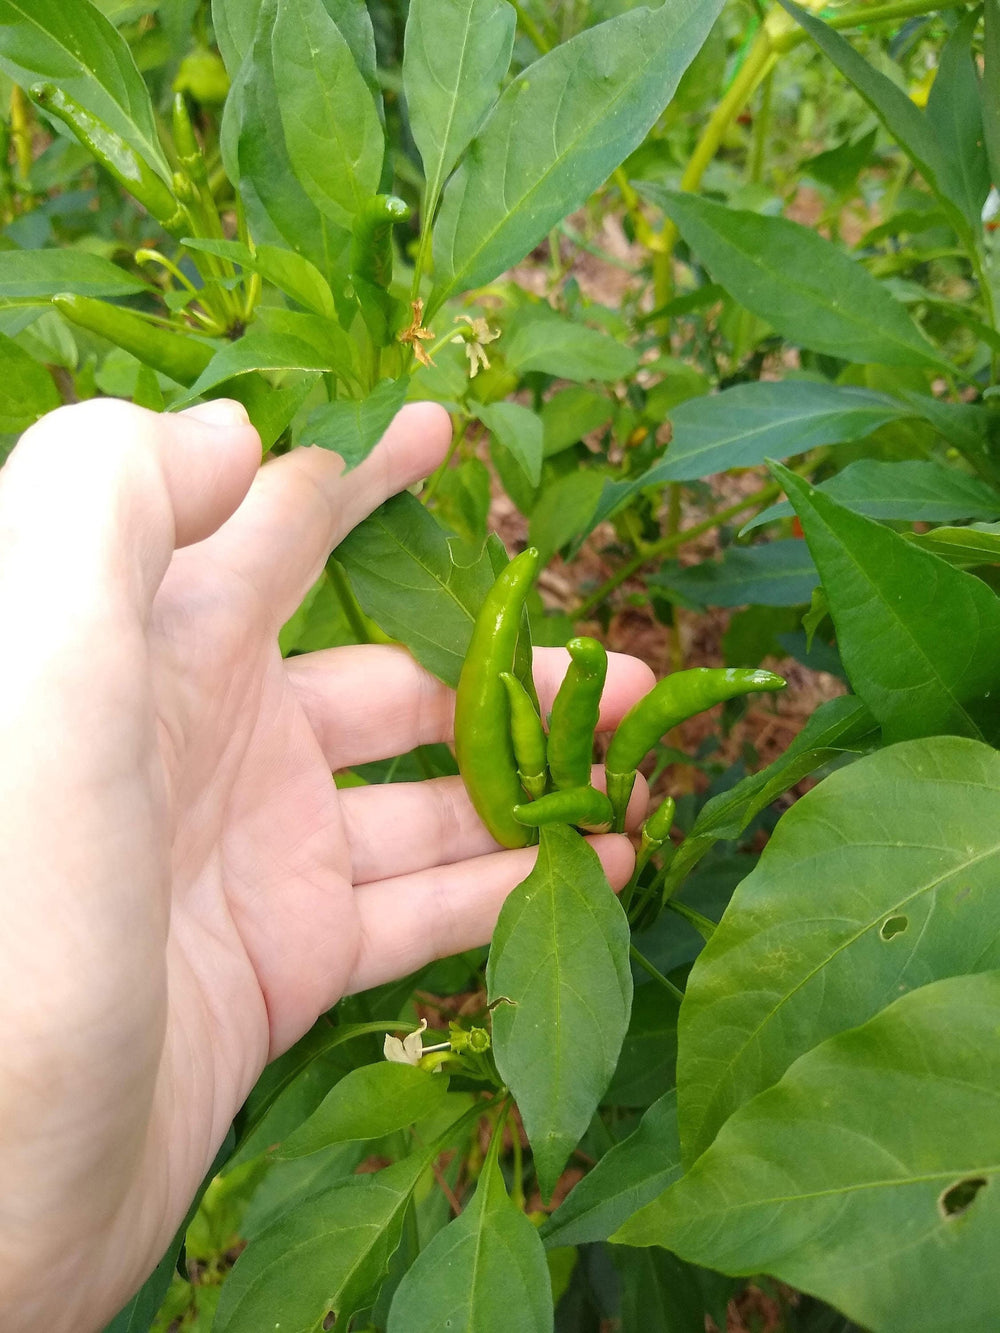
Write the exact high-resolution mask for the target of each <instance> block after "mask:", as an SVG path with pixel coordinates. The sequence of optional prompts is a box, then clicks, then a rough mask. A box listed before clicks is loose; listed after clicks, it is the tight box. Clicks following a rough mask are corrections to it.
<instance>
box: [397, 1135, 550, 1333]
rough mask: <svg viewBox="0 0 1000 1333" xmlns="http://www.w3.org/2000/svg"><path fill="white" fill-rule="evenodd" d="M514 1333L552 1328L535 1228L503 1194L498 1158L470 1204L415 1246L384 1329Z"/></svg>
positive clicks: (489, 1166)
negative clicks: (415, 1252)
mask: <svg viewBox="0 0 1000 1333" xmlns="http://www.w3.org/2000/svg"><path fill="white" fill-rule="evenodd" d="M514 1311H516V1316H515V1318H516V1321H517V1328H518V1333H521V1330H523V1331H524V1333H547V1331H548V1330H550V1329H551V1328H552V1293H551V1289H550V1286H549V1274H548V1268H547V1266H546V1262H545V1250H544V1249H543V1248H542V1242H541V1241H540V1240H539V1238H538V1232H537V1231H536V1230H535V1228H534V1227H533V1226H532V1224H531V1222H529V1221H528V1219H527V1217H525V1215H524V1213H522V1212H521V1210H520V1208H516V1207H515V1206H514V1204H513V1203H511V1201H510V1199H509V1198H508V1197H507V1190H506V1188H505V1186H504V1183H503V1177H502V1176H501V1175H500V1169H499V1167H498V1166H497V1163H496V1161H495V1160H494V1159H493V1158H491V1159H490V1160H489V1161H488V1162H487V1164H486V1168H485V1170H484V1171H483V1174H482V1175H481V1176H480V1178H479V1184H478V1185H477V1187H476V1192H475V1194H474V1195H473V1197H472V1201H471V1203H469V1204H468V1206H467V1207H466V1208H465V1209H464V1210H463V1212H462V1214H461V1216H459V1217H456V1218H455V1219H454V1221H452V1222H449V1223H448V1225H447V1226H446V1227H444V1228H443V1230H441V1231H439V1232H438V1233H437V1235H436V1236H434V1238H433V1239H432V1240H431V1241H430V1243H429V1244H428V1245H427V1246H425V1248H424V1249H423V1250H421V1252H420V1254H419V1256H418V1257H417V1260H416V1262H415V1263H414V1264H413V1266H412V1267H411V1268H410V1269H409V1271H408V1272H407V1273H406V1275H405V1276H404V1278H403V1280H402V1282H401V1283H400V1284H399V1287H398V1289H397V1291H396V1294H395V1296H394V1298H393V1302H392V1306H391V1308H390V1310H389V1333H440V1330H442V1329H454V1330H461V1331H462V1333H509V1330H510V1328H511V1326H512V1325H511V1317H512V1312H514Z"/></svg>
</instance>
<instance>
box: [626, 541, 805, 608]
mask: <svg viewBox="0 0 1000 1333" xmlns="http://www.w3.org/2000/svg"><path fill="white" fill-rule="evenodd" d="M818 582H819V575H818V574H817V573H816V566H815V565H814V564H813V558H812V556H811V555H810V554H809V548H808V547H807V546H806V544H805V542H801V541H796V540H793V539H789V540H787V541H775V542H765V543H764V545H763V546H730V547H728V548H727V549H726V551H725V552H724V553H723V557H722V559H721V560H705V561H703V562H702V563H701V564H700V565H678V564H675V563H671V564H669V565H664V566H663V567H662V568H661V569H660V570H659V571H658V572H657V573H656V574H651V575H650V577H649V584H650V586H651V587H654V588H662V589H664V590H665V591H666V592H667V593H668V594H669V593H678V594H680V596H681V597H682V598H683V599H684V600H685V601H688V602H694V603H695V604H696V605H697V606H748V605H750V604H751V603H752V604H753V605H755V606H799V605H800V604H801V603H803V602H808V601H809V598H810V597H811V596H812V590H813V588H815V586H816V584H817V583H818Z"/></svg>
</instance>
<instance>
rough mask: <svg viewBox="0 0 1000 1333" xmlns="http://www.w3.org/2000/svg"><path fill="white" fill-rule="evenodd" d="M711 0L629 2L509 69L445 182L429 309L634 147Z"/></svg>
mask: <svg viewBox="0 0 1000 1333" xmlns="http://www.w3.org/2000/svg"><path fill="white" fill-rule="evenodd" d="M721 8H722V0H671V3H670V4H666V5H663V6H662V7H661V8H659V9H657V10H650V9H645V8H643V9H636V10H633V11H632V12H631V13H626V14H621V15H619V16H618V17H617V18H614V19H611V20H609V21H608V22H607V23H602V24H599V25H598V26H597V27H594V28H590V29H588V30H587V31H585V32H582V33H580V34H579V35H578V36H576V37H573V38H572V39H571V40H570V41H568V42H565V43H563V45H561V46H557V47H556V48H555V49H554V50H553V51H550V52H549V53H548V55H545V56H543V57H542V58H541V60H538V61H536V62H535V63H534V64H533V65H530V66H529V67H528V69H526V70H524V71H523V73H521V74H519V75H518V77H517V78H516V79H515V80H514V81H513V83H511V84H510V85H509V86H508V87H507V88H506V89H505V90H504V93H503V95H502V96H501V98H500V100H499V102H498V103H497V105H496V107H495V109H494V110H493V112H492V113H491V115H490V116H489V118H488V119H487V120H486V122H485V124H484V125H483V127H482V129H481V130H480V132H479V134H478V136H477V137H476V139H475V140H474V142H473V144H472V146H471V148H470V149H469V152H468V154H467V155H466V158H465V160H464V161H463V162H462V164H461V166H460V167H459V168H458V170H457V171H456V172H455V174H454V176H453V177H452V179H451V181H450V182H449V183H448V186H447V188H446V190H445V192H444V200H443V203H442V206H441V213H440V216H439V218H438V220H437V224H436V226H435V230H434V276H435V289H434V292H433V294H432V297H431V301H430V309H429V311H428V313H429V315H431V314H433V313H434V311H435V310H437V309H438V307H439V306H440V305H441V303H442V302H443V301H444V300H445V299H446V298H447V297H448V296H449V295H450V294H451V293H453V292H459V291H465V290H467V289H468V288H471V287H481V286H483V285H484V284H485V283H487V282H489V281H490V280H491V279H493V278H495V277H496V276H497V275H498V274H499V273H502V272H503V271H504V269H506V268H509V267H510V266H511V264H514V263H516V262H517V261H518V260H519V259H522V258H523V257H524V255H526V254H527V253H528V251H529V250H531V249H532V247H533V246H535V245H536V244H537V243H538V241H540V240H541V238H542V237H543V236H544V235H545V234H546V233H547V232H548V231H549V229H550V228H551V227H552V226H554V225H555V223H556V222H558V221H559V220H560V218H563V217H565V216H566V214H567V213H571V212H572V211H573V209H575V208H578V207H579V206H580V205H581V204H582V203H583V202H584V200H585V199H586V198H587V197H588V196H589V195H590V194H591V193H592V192H593V191H594V190H595V189H597V187H598V186H599V185H601V184H602V183H603V182H604V181H605V180H606V178H607V177H608V176H609V175H610V174H611V172H612V171H613V170H614V168H615V167H616V166H618V164H619V163H620V162H621V161H623V159H624V158H625V157H627V156H628V154H629V153H630V152H631V151H632V150H633V149H634V148H636V147H638V145H639V144H640V143H641V142H642V140H643V138H644V137H645V135H646V133H647V131H648V130H649V129H650V127H651V126H652V125H653V124H654V123H655V121H656V119H657V117H658V116H659V115H660V113H661V111H662V110H663V108H664V106H665V105H666V104H667V102H668V101H669V100H670V98H671V97H672V96H673V93H674V90H675V89H676V87H677V83H678V81H679V79H680V76H681V75H682V74H683V72H684V70H685V69H686V68H687V66H688V65H689V64H690V62H691V60H692V59H693V58H694V56H695V55H696V54H697V52H698V50H699V48H700V47H701V45H702V43H703V42H704V40H705V38H706V37H707V35H708V33H709V30H710V29H711V27H712V24H713V23H714V22H715V19H716V18H717V17H718V14H719V11H720V9H721ZM540 126H545V127H546V134H545V135H540V134H539V127H540Z"/></svg>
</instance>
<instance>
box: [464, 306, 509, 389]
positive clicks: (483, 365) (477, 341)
mask: <svg viewBox="0 0 1000 1333" xmlns="http://www.w3.org/2000/svg"><path fill="white" fill-rule="evenodd" d="M460 320H461V321H463V322H464V323H466V324H468V326H469V327H468V329H463V330H462V332H461V333H459V334H457V335H456V336H455V337H454V338H452V342H453V343H459V342H464V343H465V355H466V356H467V357H468V358H469V379H470V380H474V379H475V378H476V375H477V374H478V373H479V370H480V369H483V370H489V368H490V359H489V357H488V356H487V355H486V353H485V352H484V351H483V348H484V347H485V346H486V344H487V343H491V342H495V341H496V340H497V338H499V337H500V333H499V330H497V329H491V328H490V326H489V325H488V324H487V323H486V320H485V319H484V318H483V317H482V316H481V315H477V316H476V317H475V318H473V317H472V316H471V315H456V316H455V323H456V324H457V323H458V322H459V321H460Z"/></svg>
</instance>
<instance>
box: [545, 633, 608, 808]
mask: <svg viewBox="0 0 1000 1333" xmlns="http://www.w3.org/2000/svg"><path fill="white" fill-rule="evenodd" d="M566 647H567V649H568V651H569V655H570V658H571V661H570V664H569V669H568V670H567V672H566V675H565V677H564V678H563V683H562V684H561V685H560V686H559V691H558V693H557V694H556V697H555V700H554V702H553V704H552V715H551V718H550V720H549V771H550V772H551V774H552V781H553V782H554V783H555V785H556V786H557V787H587V786H589V785H590V765H591V762H592V760H593V757H594V733H595V732H596V730H597V718H598V715H599V713H600V711H601V694H602V693H603V691H604V682H605V680H606V678H607V674H608V654H607V652H606V651H605V648H604V645H603V644H602V643H598V641H597V640H596V639H587V638H580V639H570V641H569V643H568V644H567V645H566Z"/></svg>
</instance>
